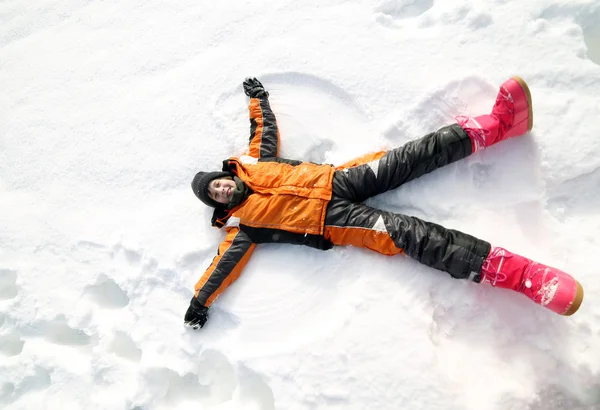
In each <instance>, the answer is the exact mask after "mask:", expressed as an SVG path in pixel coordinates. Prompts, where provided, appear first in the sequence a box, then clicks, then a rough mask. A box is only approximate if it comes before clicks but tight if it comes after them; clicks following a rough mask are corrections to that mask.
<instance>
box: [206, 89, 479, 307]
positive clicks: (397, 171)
mask: <svg viewBox="0 0 600 410" xmlns="http://www.w3.org/2000/svg"><path fill="white" fill-rule="evenodd" d="M249 109H250V124H251V130H250V146H249V150H248V153H247V154H246V155H242V156H240V157H231V158H229V159H227V160H225V161H223V171H228V172H231V173H232V174H234V175H236V176H237V177H239V178H240V179H241V180H242V181H244V183H246V185H248V187H250V188H251V189H252V192H253V193H252V194H250V195H249V196H248V198H246V199H245V200H244V201H243V202H242V203H241V204H240V205H238V206H236V207H234V208H233V209H230V210H222V209H216V210H215V213H214V214H213V218H212V224H213V226H217V227H219V228H224V229H225V231H226V232H227V235H226V237H225V240H224V241H223V242H222V243H221V245H220V246H219V249H218V253H217V256H215V258H214V259H213V261H212V263H211V265H210V267H209V268H208V269H207V270H206V272H205V273H204V274H203V275H202V277H201V278H200V280H199V281H198V282H197V283H196V286H195V296H196V297H197V298H198V300H199V302H200V303H201V304H203V305H204V306H207V307H208V306H210V304H211V303H212V302H213V301H214V300H215V299H216V298H217V297H218V296H219V295H220V294H221V293H222V292H223V291H224V290H225V289H226V288H227V287H228V286H229V285H230V284H231V283H233V282H234V281H235V280H236V279H237V278H238V277H239V275H240V273H241V272H242V269H243V268H244V266H245V265H246V263H247V262H248V259H249V258H250V255H251V254H252V252H253V251H254V248H255V247H256V245H257V244H260V243H273V242H278V243H291V244H299V245H307V246H311V247H314V248H318V249H323V250H326V249H330V248H331V247H332V246H333V245H353V246H359V247H365V248H369V249H372V250H374V251H376V252H379V253H383V254H386V255H395V254H398V253H404V254H406V255H408V256H410V257H412V258H414V259H416V260H418V261H419V262H421V263H424V264H425V265H428V266H431V267H433V268H437V269H440V270H443V271H446V272H448V273H450V274H451V275H452V276H454V277H456V278H463V279H466V278H470V279H472V280H475V281H479V273H480V270H481V265H482V263H483V261H484V260H485V258H486V256H487V254H488V253H489V250H490V244H489V243H487V242H485V241H482V240H479V239H477V238H474V237H472V236H470V235H467V234H464V233H462V232H458V231H455V230H450V229H446V228H444V227H442V226H440V225H436V224H433V223H430V222H426V221H422V220H420V219H418V218H415V217H411V216H406V215H401V214H395V213H391V212H386V211H382V210H379V209H375V208H371V207H369V206H367V205H365V204H363V201H365V200H366V199H367V198H370V197H372V196H374V195H377V194H380V193H382V192H385V191H387V190H390V189H394V188H397V187H399V186H400V185H402V184H403V183H405V182H408V181H410V180H412V179H414V178H416V177H418V176H420V175H423V174H426V173H428V172H430V171H432V170H434V169H437V168H439V167H442V166H444V165H447V164H450V163H451V162H454V161H457V160H459V159H461V158H464V157H466V156H467V155H469V154H471V140H470V139H469V137H468V135H467V134H466V133H465V131H463V129H462V128H461V127H460V126H459V125H457V124H454V125H451V126H447V127H443V128H441V129H439V130H438V131H435V132H433V133H431V134H428V135H426V136H424V137H422V138H420V139H418V140H414V141H411V142H409V143H407V144H406V145H404V146H402V147H399V148H396V149H393V150H390V151H381V152H377V153H374V154H369V155H366V156H364V157H361V158H359V159H357V160H354V161H352V162H349V163H347V164H344V165H342V166H339V167H333V166H331V165H322V164H314V163H310V162H302V161H295V160H288V159H284V158H280V157H279V156H278V151H279V130H278V128H277V122H276V120H275V115H274V114H273V112H272V111H271V108H270V105H269V101H268V99H267V97H263V98H251V99H250V105H249Z"/></svg>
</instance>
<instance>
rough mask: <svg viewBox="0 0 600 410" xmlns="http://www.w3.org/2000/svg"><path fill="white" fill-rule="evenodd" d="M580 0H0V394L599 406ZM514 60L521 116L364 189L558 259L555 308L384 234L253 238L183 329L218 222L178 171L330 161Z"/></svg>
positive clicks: (459, 106)
mask: <svg viewBox="0 0 600 410" xmlns="http://www.w3.org/2000/svg"><path fill="white" fill-rule="evenodd" d="M598 22H600V1H599V0H553V1H551V0H536V1H533V0H531V1H519V0H495V1H483V0H444V1H442V0H404V1H403V0H383V1H374V0H354V1H345V0H325V1H323V0H319V1H317V0H305V1H302V2H297V1H290V0H279V1H265V0H258V1H252V2H250V1H236V2H227V1H217V2H197V1H190V0H181V1H176V2H167V1H159V0H148V1H144V2H126V1H116V0H106V1H86V2H81V1H74V0H60V1H59V0H41V1H36V2H28V1H25V0H4V1H1V2H0V90H1V92H0V407H1V408H3V409H11V410H12V409H123V410H142V409H144V410H150V409H194V410H198V409H202V410H208V409H210V410H226V409H227V410H238V409H239V410H271V409H283V410H309V409H311V410H312V409H314V410H323V409H351V410H355V409H369V410H373V409H377V410H398V409H411V410H412V409H427V410H433V409H444V410H475V409H477V410H482V409H484V410H485V409H490V410H506V409H519V410H520V409H530V410H548V409H550V410H553V409H569V410H572V409H600V324H599V323H600V306H598V299H599V297H600V281H599V280H598V279H597V278H598V266H599V262H598V257H599V255H600V251H599V247H600V239H599V235H598V232H600V211H599V210H600V138H599V131H598V130H599V129H600V116H599V112H600V28H599V27H600V26H599V25H598ZM514 74H518V75H520V76H522V77H523V78H524V79H525V80H526V81H527V82H528V84H529V85H530V88H531V91H532V95H533V100H534V120H535V123H534V129H533V131H532V132H531V133H529V134H528V135H526V136H524V137H520V138H517V139H514V140H511V141H508V142H505V143H502V144H500V145H497V146H494V147H492V148H491V149H489V150H487V151H485V152H481V153H477V154H476V155H473V156H472V157H469V158H468V159H466V160H464V161H461V162H460V163H457V164H454V165H451V166H449V167H447V168H445V169H444V170H443V171H439V172H436V173H433V174H430V175H428V176H426V177H423V178H422V179H419V180H417V181H413V182H412V183H410V184H407V185H406V186H403V187H401V188H400V189H398V190H396V191H394V192H390V193H387V194H384V195H381V196H380V197H378V198H375V199H374V200H373V204H375V205H377V206H380V207H383V208H385V209H389V210H393V211H398V212H403V213H408V214H412V215H415V216H419V217H422V218H424V219H427V220H430V221H433V222H437V223H440V224H443V225H445V226H448V227H451V228H455V229H460V230H463V231H466V232H468V233H471V234H473V235H476V236H478V237H481V238H482V239H485V240H488V241H490V242H492V243H494V244H496V245H499V246H503V247H506V248H507V249H509V250H511V251H513V252H517V253H521V254H524V255H526V256H528V257H531V258H534V259H537V260H539V261H541V262H545V263H548V264H550V265H554V266H556V267H559V268H561V269H563V270H565V271H567V272H570V273H572V274H573V275H574V276H576V277H577V278H578V279H579V281H580V282H581V283H582V284H583V286H584V288H585V291H586V296H585V299H584V302H583V305H582V307H581V309H580V311H579V312H578V313H576V314H575V315H574V316H573V317H568V318H567V317H561V316H558V315H556V314H553V313H552V312H550V311H547V310H545V309H543V308H541V307H539V306H537V305H534V304H533V303H531V302H530V301H529V300H527V299H526V298H525V297H523V296H521V295H518V294H515V293H512V292H509V291H504V290H499V289H494V288H491V287H487V286H483V285H482V286H478V285H476V284H474V283H468V282H461V281H457V280H454V279H452V278H450V277H449V276H447V275H445V274H443V273H440V272H436V271H433V270H431V269H428V268H426V267H423V266H420V265H419V264H417V263H415V262H413V261H411V260H408V259H407V258H404V257H402V256H397V257H392V258H389V257H384V256H381V255H377V254H374V253H369V252H367V251H365V250H360V249H353V248H336V249H333V250H331V251H328V252H321V251H317V250H313V249H308V248H301V247H292V246H285V245H265V246H261V247H260V248H259V249H258V250H257V251H256V252H255V254H254V256H253V257H252V259H251V261H250V263H249V264H248V266H247V268H246V270H245V272H244V274H243V275H242V277H241V278H240V279H239V281H238V282H236V283H235V284H234V285H233V286H232V287H231V288H229V289H228V290H227V292H225V294H224V295H223V296H222V297H221V298H220V299H219V300H218V301H217V302H215V304H214V305H213V307H212V308H211V313H212V315H211V317H210V320H209V322H208V323H207V326H206V327H205V328H204V329H202V330H200V331H197V332H194V331H192V330H189V329H185V328H184V327H183V323H182V322H183V315H184V313H185V311H186V309H187V307H188V302H189V299H190V297H191V296H192V289H193V285H194V284H195V282H196V281H197V279H198V278H199V276H200V275H201V274H202V273H203V271H204V269H205V268H206V267H207V266H208V265H209V264H210V261H211V260H212V258H213V256H214V253H215V251H216V247H217V245H218V243H219V242H220V240H221V239H222V235H223V233H222V232H220V231H218V230H217V229H214V228H211V227H210V223H209V218H210V210H209V209H208V208H206V207H205V206H203V205H202V204H201V203H200V202H199V201H198V200H197V199H196V198H195V196H194V195H193V193H192V191H191V189H190V182H191V180H192V178H193V176H194V174H195V173H196V172H197V171H198V170H211V169H218V168H219V167H220V162H221V160H222V159H224V158H226V157H228V156H229V155H234V154H241V153H242V152H243V151H244V150H245V146H246V144H247V136H248V135H249V123H248V113H247V98H246V97H245V96H244V94H243V91H242V87H241V83H242V81H243V79H244V77H246V76H256V77H258V78H259V79H260V80H262V81H263V83H264V84H265V86H266V88H267V89H268V90H269V91H270V93H271V105H272V107H273V109H274V111H275V113H276V115H277V118H278V121H279V125H280V129H281V135H282V155H283V156H285V157H289V158H297V159H305V160H310V161H315V162H329V163H336V164H339V163H342V162H344V161H346V160H349V159H351V158H353V157H355V156H357V155H359V154H362V153H364V152H367V151H373V150H378V149H382V148H391V147H395V146H398V145H400V144H402V143H404V142H406V141H408V140H411V139H414V138H417V137H419V136H421V135H422V134H424V133H426V132H429V131H432V130H434V129H436V128H438V127H440V126H442V125H444V124H447V123H450V122H452V121H453V117H454V116H455V115H465V114H482V113H487V112H489V110H490V108H491V105H492V104H493V100H494V98H495V95H496V90H497V86H498V85H499V84H500V83H501V82H502V81H504V80H505V79H507V78H508V77H510V76H511V75H514Z"/></svg>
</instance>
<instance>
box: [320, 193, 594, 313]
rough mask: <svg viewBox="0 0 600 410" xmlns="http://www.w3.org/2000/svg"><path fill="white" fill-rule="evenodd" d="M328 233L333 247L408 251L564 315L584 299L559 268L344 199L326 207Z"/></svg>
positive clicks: (459, 275) (392, 252)
mask: <svg viewBox="0 0 600 410" xmlns="http://www.w3.org/2000/svg"><path fill="white" fill-rule="evenodd" d="M324 236H325V238H326V239H328V240H329V241H331V242H332V243H333V244H334V245H339V246H344V245H353V246H357V247H361V248H368V249H371V250H373V251H375V252H379V253H382V254H385V255H396V254H398V253H404V254H405V255H407V256H410V257H411V258H413V259H416V260H417V261H419V262H421V263H422V264H425V265H427V266H430V267H432V268H435V269H439V270H442V271H444V272H447V273H449V274H450V275H452V276H453V277H455V278H457V279H469V280H472V281H474V282H477V283H487V284H490V285H492V286H497V287H501V288H505V289H511V290H513V291H516V292H519V293H522V294H523V295H525V296H527V297H528V298H529V299H531V300H532V301H533V302H535V303H537V304H539V305H541V306H544V307H546V308H547V309H550V310H552V311H553V312H556V313H559V314H561V315H566V316H569V315H572V314H573V313H575V312H576V311H577V310H578V309H579V307H580V306H581V302H582V300H583V287H582V286H581V284H580V283H579V282H578V281H577V280H575V279H574V278H573V277H572V276H570V275H569V274H567V273H565V272H563V271H561V270H559V269H556V268H553V267H550V266H548V265H544V264H542V263H539V262H535V261H532V260H530V259H527V258H524V257H522V256H520V255H517V254H513V253H511V252H509V251H507V250H505V249H503V248H498V247H494V246H491V245H490V244H489V243H488V242H485V241H482V240H481V239H477V238H475V237H473V236H471V235H468V234H465V233H463V232H459V231H456V230H452V229H446V228H444V227H443V226H440V225H437V224H434V223H431V222H426V221H423V220H421V219H419V218H415V217H411V216H407V215H401V214H395V213H391V212H386V211H382V210H378V209H374V208H371V207H368V206H366V205H364V204H358V203H354V202H351V201H348V200H345V199H341V198H333V199H332V201H331V202H330V203H329V205H328V207H327V214H326V218H325V232H324Z"/></svg>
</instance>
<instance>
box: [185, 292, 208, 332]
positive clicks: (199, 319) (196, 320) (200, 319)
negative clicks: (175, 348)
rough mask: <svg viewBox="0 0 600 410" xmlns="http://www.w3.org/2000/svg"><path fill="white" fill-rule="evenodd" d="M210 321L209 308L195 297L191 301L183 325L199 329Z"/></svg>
mask: <svg viewBox="0 0 600 410" xmlns="http://www.w3.org/2000/svg"><path fill="white" fill-rule="evenodd" d="M207 320H208V308H207V307H206V306H203V305H202V304H200V302H198V299H196V298H195V297H193V298H192V300H191V301H190V307H189V308H188V310H187V312H185V318H184V319H183V323H184V324H185V325H186V326H189V327H191V328H193V329H194V330H195V329H198V328H199V327H203V326H204V324H205V323H206V321H207Z"/></svg>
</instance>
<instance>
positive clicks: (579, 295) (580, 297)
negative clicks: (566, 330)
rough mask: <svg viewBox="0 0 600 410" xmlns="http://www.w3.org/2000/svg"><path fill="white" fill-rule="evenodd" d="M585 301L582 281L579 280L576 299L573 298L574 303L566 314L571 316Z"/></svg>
mask: <svg viewBox="0 0 600 410" xmlns="http://www.w3.org/2000/svg"><path fill="white" fill-rule="evenodd" d="M575 282H577V281H575ZM582 301H583V287H582V286H581V283H579V282H577V292H576V293H575V300H573V304H572V305H571V307H570V308H569V310H567V311H566V312H565V313H563V315H564V316H571V315H572V314H573V313H575V312H577V310H578V309H579V306H581V302H582Z"/></svg>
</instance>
